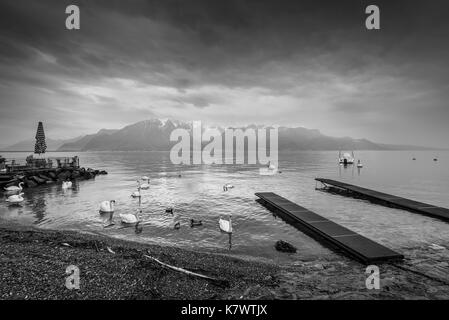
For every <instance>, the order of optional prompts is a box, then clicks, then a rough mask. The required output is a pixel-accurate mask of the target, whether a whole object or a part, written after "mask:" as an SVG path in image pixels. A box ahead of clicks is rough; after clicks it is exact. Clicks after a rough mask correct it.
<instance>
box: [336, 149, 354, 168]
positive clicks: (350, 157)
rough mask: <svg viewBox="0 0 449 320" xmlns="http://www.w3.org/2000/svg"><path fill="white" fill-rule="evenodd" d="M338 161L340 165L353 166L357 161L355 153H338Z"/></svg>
mask: <svg viewBox="0 0 449 320" xmlns="http://www.w3.org/2000/svg"><path fill="white" fill-rule="evenodd" d="M338 161H339V162H340V164H344V165H347V164H353V163H354V161H355V159H354V151H352V154H349V152H345V153H343V155H342V154H341V151H339V152H338Z"/></svg>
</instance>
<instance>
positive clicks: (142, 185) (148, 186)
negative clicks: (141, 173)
mask: <svg viewBox="0 0 449 320" xmlns="http://www.w3.org/2000/svg"><path fill="white" fill-rule="evenodd" d="M143 178H148V177H146V176H145V177H142V180H143ZM145 180H146V181H147V182H145V183H142V184H140V183H139V185H140V189H142V190H147V189H150V179H145Z"/></svg>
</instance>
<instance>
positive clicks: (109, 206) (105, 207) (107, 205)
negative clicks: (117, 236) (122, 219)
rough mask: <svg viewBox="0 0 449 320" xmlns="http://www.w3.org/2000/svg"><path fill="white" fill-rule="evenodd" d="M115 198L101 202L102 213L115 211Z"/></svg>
mask: <svg viewBox="0 0 449 320" xmlns="http://www.w3.org/2000/svg"><path fill="white" fill-rule="evenodd" d="M114 207H115V200H111V201H103V202H102V203H100V213H112V212H114Z"/></svg>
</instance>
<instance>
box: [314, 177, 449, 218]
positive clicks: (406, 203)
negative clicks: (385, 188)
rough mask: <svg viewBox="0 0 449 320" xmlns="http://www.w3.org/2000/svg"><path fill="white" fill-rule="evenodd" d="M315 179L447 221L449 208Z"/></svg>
mask: <svg viewBox="0 0 449 320" xmlns="http://www.w3.org/2000/svg"><path fill="white" fill-rule="evenodd" d="M315 180H316V181H319V182H321V183H322V184H323V185H324V186H325V187H326V188H329V186H332V187H335V188H337V189H341V190H345V191H348V192H350V193H353V194H355V195H358V196H362V197H364V198H366V199H368V200H372V201H375V202H379V203H381V204H386V205H389V206H393V207H397V208H401V209H406V210H410V211H412V212H416V213H420V214H424V215H427V216H430V217H433V218H437V219H441V220H445V221H446V222H448V221H449V209H446V208H442V207H437V206H433V205H430V204H427V203H422V202H418V201H413V200H410V199H406V198H401V197H397V196H394V195H391V194H387V193H382V192H378V191H375V190H370V189H365V188H362V187H358V186H354V185H352V184H348V183H344V182H340V181H335V180H331V179H322V178H316V179H315Z"/></svg>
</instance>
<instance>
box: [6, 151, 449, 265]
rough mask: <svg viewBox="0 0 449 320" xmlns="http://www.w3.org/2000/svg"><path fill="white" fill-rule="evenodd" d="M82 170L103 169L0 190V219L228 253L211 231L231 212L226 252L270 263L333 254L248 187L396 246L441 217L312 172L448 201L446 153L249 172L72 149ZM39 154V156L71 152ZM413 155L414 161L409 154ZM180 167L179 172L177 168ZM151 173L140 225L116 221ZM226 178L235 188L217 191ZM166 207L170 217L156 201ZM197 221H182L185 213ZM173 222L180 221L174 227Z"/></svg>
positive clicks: (443, 227) (284, 160)
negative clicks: (341, 189) (283, 246)
mask: <svg viewBox="0 0 449 320" xmlns="http://www.w3.org/2000/svg"><path fill="white" fill-rule="evenodd" d="M28 154H29V153H2V155H3V156H4V157H6V158H25V157H26V156H27V155H28ZM77 154H78V155H79V156H80V164H81V165H82V166H84V167H91V168H94V169H104V170H107V171H108V172H109V174H108V175H106V176H97V177H96V178H95V180H88V181H80V182H77V183H74V186H73V189H71V190H67V191H64V190H63V189H62V188H61V185H57V184H53V185H48V186H41V187H38V188H35V189H25V191H24V192H25V196H24V197H25V201H24V202H23V203H22V205H21V206H8V205H7V203H6V202H5V201H4V200H5V199H6V196H5V195H4V194H3V193H0V200H1V201H0V223H2V222H5V221H13V222H16V223H17V222H18V223H21V224H25V225H35V226H38V227H40V228H49V229H65V230H81V231H84V232H91V233H99V234H104V235H108V236H112V237H118V238H123V239H128V240H133V241H139V242H146V243H154V244H161V245H174V246H179V247H182V248H187V249H193V250H203V251H213V252H223V253H226V252H228V236H227V235H226V234H222V233H220V230H219V228H218V219H219V217H220V215H228V214H232V215H233V216H232V218H233V227H234V234H233V236H232V245H233V247H232V253H233V254H235V255H241V256H247V257H254V258H258V259H270V260H274V261H277V262H282V261H285V260H289V259H290V260H292V259H293V260H294V259H298V255H299V256H300V257H301V258H311V259H313V258H314V257H323V256H324V255H336V254H335V253H333V252H331V251H329V250H328V249H326V248H325V247H323V246H322V245H321V244H319V243H318V242H316V241H315V240H313V239H311V238H309V237H308V236H306V235H305V234H303V233H302V232H300V231H298V230H296V229H294V228H293V227H291V226H290V225H288V224H286V223H285V222H284V221H282V220H281V219H279V218H275V217H274V216H273V215H272V214H271V213H270V212H269V211H268V210H267V209H265V208H264V207H262V206H260V205H259V204H258V203H257V202H255V200H256V197H255V196H254V193H255V192H263V191H272V192H276V193H278V194H280V195H282V196H284V197H286V198H288V199H289V200H292V201H294V202H296V203H298V204H300V205H302V206H304V207H306V208H308V209H310V210H312V211H315V212H316V213H318V214H320V215H322V216H324V217H326V218H329V219H331V220H333V221H335V222H337V223H339V224H342V225H343V226H345V227H348V228H349V229H352V230H354V231H356V232H359V233H361V234H363V235H364V236H366V237H368V238H370V239H372V240H375V241H378V242H380V243H382V244H384V245H386V246H388V247H390V248H392V249H396V250H398V251H399V252H402V253H406V252H404V251H406V250H407V248H412V247H428V245H430V244H431V243H436V244H444V243H446V242H447V239H449V224H448V223H444V222H443V221H440V220H436V219H433V218H429V217H425V216H422V215H419V214H414V213H410V212H407V211H404V210H399V209H392V208H386V207H383V206H380V205H375V204H371V203H369V202H367V201H364V200H358V199H353V198H348V197H342V196H339V195H333V194H329V193H326V192H322V191H317V190H315V181H314V178H315V177H325V178H333V179H337V180H343V181H346V182H350V183H353V184H357V185H361V186H364V187H367V188H372V189H375V190H379V191H383V192H386V193H392V194H395V195H398V196H403V197H406V198H410V199H414V200H418V201H422V202H426V203H430V204H433V205H439V206H443V207H449V196H448V195H449V152H447V151H432V152H429V151H358V152H356V154H355V157H356V159H361V160H362V162H363V164H364V168H362V169H357V168H356V167H355V166H349V167H347V168H344V167H342V166H340V165H338V164H337V158H338V152H327V151H326V152H312V151H305V152H295V153H293V152H292V153H281V154H280V156H279V161H280V165H279V169H280V170H281V171H282V173H280V174H276V175H274V176H262V175H259V170H258V169H259V166H256V165H243V166H242V165H191V166H175V165H172V164H171V162H170V159H169V153H168V152H85V153H77ZM73 155H75V154H74V153H59V152H58V153H49V154H48V156H49V157H51V156H58V157H59V156H73ZM413 157H416V159H417V160H416V161H412V158H413ZM435 157H438V161H437V162H434V161H433V158H435ZM179 174H181V177H179V176H178V175H179ZM143 175H147V176H149V177H150V178H151V187H150V189H149V190H142V194H143V197H142V201H141V208H142V215H141V218H142V220H143V221H144V227H143V232H142V233H140V234H136V233H135V232H134V228H132V227H131V228H129V227H128V228H126V227H123V226H122V225H121V224H120V220H119V216H118V214H119V213H128V212H136V210H137V209H138V207H139V201H138V200H137V199H133V198H131V197H130V195H131V193H132V192H133V191H135V190H136V186H137V183H136V180H137V179H139V178H140V177H141V176H143ZM226 183H230V184H232V185H234V186H235V188H233V189H230V190H229V191H228V192H224V191H223V185H224V184H226ZM112 199H114V200H116V202H117V204H116V210H115V215H114V220H115V222H116V224H115V226H113V227H110V228H106V229H105V228H104V227H103V226H104V219H105V217H102V216H101V215H100V214H99V213H98V208H99V204H100V202H101V201H104V200H112ZM168 206H172V207H174V210H175V213H174V215H173V216H172V215H169V214H166V213H165V208H166V207H168ZM192 218H193V219H199V220H202V222H203V226H200V227H196V228H191V227H190V219H192ZM175 221H180V223H181V228H180V229H179V230H174V229H173V225H174V222H175ZM280 239H282V240H285V241H288V242H290V243H292V244H293V245H295V246H296V247H297V248H298V253H297V254H296V255H285V254H281V253H278V252H277V251H276V250H275V249H274V243H275V242H276V241H277V240H280Z"/></svg>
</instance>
